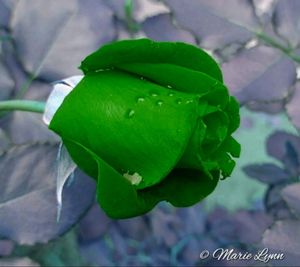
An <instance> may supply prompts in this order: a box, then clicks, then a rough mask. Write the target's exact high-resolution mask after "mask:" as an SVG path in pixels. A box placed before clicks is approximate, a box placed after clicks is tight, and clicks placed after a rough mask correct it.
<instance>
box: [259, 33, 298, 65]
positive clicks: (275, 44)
mask: <svg viewBox="0 0 300 267" xmlns="http://www.w3.org/2000/svg"><path fill="white" fill-rule="evenodd" d="M256 36H257V37H258V38H259V39H261V40H262V41H264V42H265V43H266V44H269V45H271V46H273V47H275V48H277V49H279V50H281V51H282V52H283V53H285V54H286V55H287V56H289V57H290V58H291V59H293V60H294V61H296V62H298V63H300V57H299V56H297V55H295V54H293V50H292V49H291V48H289V47H285V46H283V45H281V44H280V43H279V42H277V41H276V40H274V39H273V38H272V37H270V36H268V35H266V34H264V33H263V32H257V33H256Z"/></svg>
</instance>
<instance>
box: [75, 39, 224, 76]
mask: <svg viewBox="0 0 300 267" xmlns="http://www.w3.org/2000/svg"><path fill="white" fill-rule="evenodd" d="M129 63H167V64H172V65H178V66H182V67H186V68H188V69H192V70H196V71H200V72H203V73H206V74H207V75H209V76H211V77H213V78H215V79H217V80H218V81H220V82H222V72H221V70H220V67H219V66H218V64H217V63H216V62H215V60H214V59H213V58H212V57H211V56H209V55H208V54H207V53H206V52H204V51H203V50H201V49H200V48H198V47H195V46H192V45H189V44H185V43H179V42H177V43H175V42H173V43H171V42H154V41H152V40H149V39H139V40H124V41H119V42H115V43H112V44H109V45H105V46H103V47H101V48H100V49H98V50H97V51H96V52H94V53H92V54H91V55H89V56H88V57H87V58H86V59H85V60H84V61H83V62H82V63H81V66H80V68H81V69H82V70H83V72H84V73H85V74H86V73H89V72H93V71H96V70H100V69H107V68H111V67H115V66H117V65H121V64H129Z"/></svg>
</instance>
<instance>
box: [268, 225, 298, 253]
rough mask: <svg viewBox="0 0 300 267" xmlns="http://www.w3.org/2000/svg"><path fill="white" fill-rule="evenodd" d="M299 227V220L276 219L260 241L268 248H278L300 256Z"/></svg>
mask: <svg viewBox="0 0 300 267" xmlns="http://www.w3.org/2000/svg"><path fill="white" fill-rule="evenodd" d="M299 240H300V228H299V221H297V220H295V221H293V220H286V221H277V222H276V223H275V224H274V225H273V226H272V227H271V228H270V229H268V230H267V231H266V232H265V233H264V235H263V239H262V243H263V244H264V245H265V246H266V247H268V248H269V249H275V250H279V251H281V252H287V253H290V254H294V255H297V256H298V257H299V256H300V243H299Z"/></svg>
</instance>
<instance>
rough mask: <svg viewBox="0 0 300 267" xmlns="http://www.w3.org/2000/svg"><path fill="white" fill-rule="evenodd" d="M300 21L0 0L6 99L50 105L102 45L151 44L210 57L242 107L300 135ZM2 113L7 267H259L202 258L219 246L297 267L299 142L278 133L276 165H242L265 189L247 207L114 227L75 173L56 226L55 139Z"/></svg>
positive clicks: (0, 94)
mask: <svg viewBox="0 0 300 267" xmlns="http://www.w3.org/2000/svg"><path fill="white" fill-rule="evenodd" d="M127 2H130V1H127ZM299 14H300V2H299V1H297V0H278V1H274V0H252V1H246V0H245V1H243V0H164V1H155V0H133V6H132V8H131V9H127V11H126V9H125V1H123V0H88V1H79V0H72V1H71V0H65V1H55V0H49V1H35V0H22V1H20V0H19V1H18V0H0V100H5V99H14V98H25V99H34V100H45V99H46V98H47V96H48V95H49V93H50V91H51V88H52V86H51V82H53V81H55V80H58V79H61V78H65V77H67V76H70V75H75V74H79V73H80V71H79V70H78V68H77V67H78V66H79V64H80V61H81V60H82V59H83V58H84V57H85V56H86V55H87V54H89V53H90V52H92V51H94V50H95V49H96V48H98V47H99V46H101V45H103V44H105V43H108V42H111V41H114V40H120V39H127V38H139V37H148V38H152V39H154V40H160V41H183V42H188V43H191V44H194V45H198V46H200V47H202V48H205V49H206V50H207V51H208V52H209V53H211V54H212V55H213V56H214V57H215V58H216V59H217V60H218V61H219V62H220V64H221V66H222V69H223V72H224V80H225V83H226V84H227V85H228V87H229V89H230V91H231V93H232V94H233V95H235V96H236V97H237V98H238V100H239V101H240V103H241V105H242V106H243V108H244V109H248V110H250V111H251V112H257V111H260V112H264V113H267V114H285V115H286V116H288V118H289V119H290V123H291V124H292V125H294V126H295V127H296V129H298V131H299V129H300V120H299V118H300V116H299V114H300V106H299V100H300V82H299V74H298V75H297V72H298V73H299V70H298V71H297V69H299V62H300V53H299V51H300V37H299V36H300V35H299V32H300V28H299V27H300V16H299ZM0 116H1V117H0V266H7V265H10V266H25V265H26V266H39V265H41V266H81V265H88V266H115V265H118V266H141V265H142V266H170V265H172V266H264V263H261V262H258V261H253V260H252V261H243V260H240V261H239V260H236V261H226V260H221V261H218V260H216V259H214V258H212V257H208V258H207V259H205V260H200V258H199V254H200V252H201V251H203V250H209V251H210V252H213V251H214V250H215V249H217V248H219V247H223V248H229V249H231V248H234V250H235V251H236V252H242V253H245V252H251V253H256V252H257V251H258V250H260V249H262V248H265V247H267V248H269V249H270V250H271V251H273V252H283V253H284V254H285V259H284V260H283V261H270V262H269V264H270V265H271V266H277V265H280V266H283V265H285V266H300V265H299V264H300V184H299V174H300V138H299V136H298V135H296V134H291V133H288V132H286V131H275V132H274V133H272V134H271V135H270V136H269V137H268V138H267V140H266V142H265V148H264V149H265V150H266V152H267V154H268V155H269V156H270V157H271V158H273V160H272V161H270V162H258V163H257V164H246V165H245V166H242V170H243V171H244V173H245V174H247V175H248V179H255V180H257V181H259V182H260V183H262V184H265V185H266V188H267V189H266V191H265V195H264V197H263V198H262V199H260V200H259V203H260V204H258V205H252V204H249V207H248V209H240V210H235V211H231V210H229V209H228V208H227V207H226V206H220V207H218V206H217V207H214V208H212V209H207V207H206V206H205V202H204V203H200V204H198V205H196V206H194V207H191V208H186V209H175V208H173V207H171V206H169V205H168V204H166V203H160V204H159V205H158V206H157V207H156V208H155V209H154V210H153V211H152V212H150V213H148V214H146V215H144V216H141V217H137V218H133V219H127V220H111V219H109V218H108V217H107V216H106V215H105V214H104V213H103V212H102V211H101V209H100V208H99V206H98V205H97V204H95V199H94V192H95V184H94V182H93V181H92V180H91V179H90V178H88V177H87V176H85V175H84V174H82V173H80V172H77V173H76V174H75V176H76V177H75V182H74V183H73V184H71V185H70V186H69V187H67V188H65V190H64V195H63V210H62V218H61V221H60V223H56V200H55V174H54V173H55V172H54V165H55V158H56V153H57V145H58V142H59V139H58V138H57V137H56V136H55V135H54V134H52V133H51V132H50V131H48V129H47V128H46V126H45V125H44V124H43V123H42V121H41V116H40V115H38V114H30V113H25V112H12V113H6V114H0ZM242 121H244V122H245V123H243V124H242V126H241V127H243V128H245V129H247V127H249V125H247V123H246V119H245V118H243V117H242ZM247 142H249V143H251V142H255V136H253V137H252V139H251V140H248V141H247ZM229 179H230V178H229ZM224 183H226V181H224ZM234 193H235V192H232V194H234ZM237 201H238V199H237Z"/></svg>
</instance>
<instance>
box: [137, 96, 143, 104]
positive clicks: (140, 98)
mask: <svg viewBox="0 0 300 267" xmlns="http://www.w3.org/2000/svg"><path fill="white" fill-rule="evenodd" d="M144 101H145V98H144V97H139V98H138V99H137V102H138V103H142V102H144Z"/></svg>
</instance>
